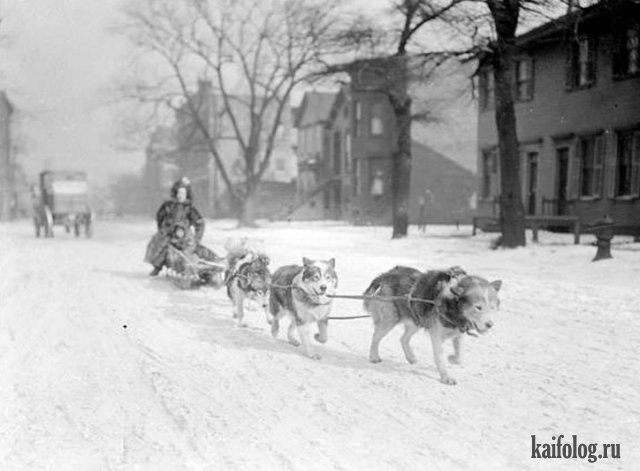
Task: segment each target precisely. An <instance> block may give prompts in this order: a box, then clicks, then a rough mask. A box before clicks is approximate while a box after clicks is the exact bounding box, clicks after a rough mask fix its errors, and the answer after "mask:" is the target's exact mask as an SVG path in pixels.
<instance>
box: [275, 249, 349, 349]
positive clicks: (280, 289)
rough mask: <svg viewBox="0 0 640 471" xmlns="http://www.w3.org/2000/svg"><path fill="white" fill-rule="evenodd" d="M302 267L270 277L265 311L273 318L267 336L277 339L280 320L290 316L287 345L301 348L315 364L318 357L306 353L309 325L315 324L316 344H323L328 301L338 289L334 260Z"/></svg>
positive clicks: (305, 260)
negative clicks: (271, 279) (267, 308)
mask: <svg viewBox="0 0 640 471" xmlns="http://www.w3.org/2000/svg"><path fill="white" fill-rule="evenodd" d="M302 262H303V266H299V265H287V266H284V267H280V268H278V270H276V272H275V273H274V274H273V287H272V289H271V299H270V302H269V310H270V312H271V315H272V316H273V318H272V320H271V335H273V337H274V338H277V337H278V330H279V328H280V319H281V318H282V317H284V316H285V315H287V314H288V315H290V316H291V317H292V318H293V319H292V321H291V324H290V325H289V330H288V331H287V338H288V340H289V343H291V344H292V345H295V346H296V347H297V346H299V345H300V344H302V351H303V353H304V355H305V356H308V357H310V358H313V359H314V360H319V359H320V355H319V354H318V353H312V352H311V350H310V348H309V347H310V345H309V344H310V340H309V334H310V329H311V324H313V323H314V322H315V323H317V324H318V333H317V334H315V335H314V338H315V339H316V341H318V342H320V343H325V342H326V341H327V338H328V337H327V326H328V322H329V319H328V317H329V313H330V312H331V298H330V297H329V296H331V295H333V294H334V293H335V290H336V287H337V285H338V277H337V275H336V271H335V265H336V264H335V259H333V258H332V259H331V260H328V261H319V260H309V259H308V258H303V259H302ZM294 328H297V330H298V337H299V339H300V341H298V340H296V339H295V337H294V335H293V330H294Z"/></svg>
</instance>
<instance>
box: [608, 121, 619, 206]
mask: <svg viewBox="0 0 640 471" xmlns="http://www.w3.org/2000/svg"><path fill="white" fill-rule="evenodd" d="M607 138H608V139H607V140H608V142H607V146H606V153H605V191H606V195H607V197H608V198H615V197H616V173H617V168H616V166H617V164H618V157H617V153H618V151H617V148H618V146H617V135H616V134H615V133H613V132H611V133H607Z"/></svg>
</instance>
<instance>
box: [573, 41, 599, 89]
mask: <svg viewBox="0 0 640 471" xmlns="http://www.w3.org/2000/svg"><path fill="white" fill-rule="evenodd" d="M595 82H596V42H595V38H590V37H587V36H581V37H580V38H578V40H577V41H575V42H572V43H571V46H570V48H569V57H568V64H567V84H566V85H567V87H568V88H584V87H590V86H591V85H593V84H594V83H595Z"/></svg>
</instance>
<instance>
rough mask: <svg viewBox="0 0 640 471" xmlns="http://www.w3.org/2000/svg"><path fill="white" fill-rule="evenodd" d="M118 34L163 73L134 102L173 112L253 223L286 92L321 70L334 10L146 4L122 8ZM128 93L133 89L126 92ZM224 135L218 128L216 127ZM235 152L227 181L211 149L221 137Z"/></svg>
mask: <svg viewBox="0 0 640 471" xmlns="http://www.w3.org/2000/svg"><path fill="white" fill-rule="evenodd" d="M125 18H126V20H125V22H124V24H123V27H122V28H121V29H120V30H121V31H122V32H124V33H125V34H126V35H127V36H128V37H129V38H130V39H131V40H132V41H133V42H134V44H135V45H136V46H138V49H139V50H140V52H141V53H142V54H141V55H140V56H139V58H140V59H141V60H148V58H149V57H150V56H153V57H154V58H155V59H156V62H155V64H157V66H159V67H163V68H162V70H163V71H164V75H162V76H160V77H159V79H158V80H157V81H156V83H155V84H154V86H148V85H143V84H138V87H137V88H134V94H137V95H138V96H139V97H144V99H145V100H149V101H150V102H152V101H153V102H155V103H158V102H162V103H164V104H165V105H168V106H171V107H173V108H175V109H179V110H181V112H182V113H185V114H186V115H187V116H188V119H189V120H190V121H191V122H192V123H193V125H194V127H195V129H196V130H197V133H198V134H199V138H200V141H201V143H202V144H203V145H204V146H205V148H206V150H207V151H208V153H209V154H210V155H211V157H212V158H213V159H214V161H215V165H216V166H217V168H218V170H219V174H220V176H221V178H222V180H223V181H224V183H225V185H226V187H227V189H228V191H229V193H230V195H231V196H232V199H233V201H234V202H235V203H236V207H237V209H238V217H239V221H240V223H241V224H245V225H251V224H253V222H254V203H255V197H256V192H257V189H258V186H259V184H260V181H261V179H262V177H263V175H264V174H265V171H266V170H267V168H268V166H269V163H270V161H271V156H272V154H273V150H274V145H275V143H276V139H277V137H278V130H279V127H280V125H281V123H282V120H283V117H284V113H286V112H287V110H288V103H289V98H290V96H291V93H292V91H293V90H294V89H295V87H296V86H298V85H299V84H300V83H302V82H303V81H305V80H308V79H310V77H311V76H312V73H313V72H315V71H316V70H317V68H318V67H319V65H320V64H321V58H322V56H323V55H324V54H326V53H327V52H330V48H331V47H332V44H333V42H332V40H331V39H332V36H333V33H332V30H333V29H334V28H336V27H337V25H338V24H339V21H338V20H339V16H338V15H337V8H336V3H335V2H333V1H328V2H326V1H324V2H321V1H319V0H300V1H299V0H275V1H269V2H262V1H259V0H223V1H213V0H147V1H145V2H143V3H142V4H136V5H135V6H129V7H128V9H127V10H125ZM198 79H206V80H208V81H210V82H211V83H212V89H211V93H212V94H213V95H214V98H215V101H217V103H219V105H218V109H217V113H218V116H217V118H218V119H222V120H224V125H223V126H220V125H218V126H217V127H215V128H214V127H212V126H211V122H210V121H208V120H209V119H210V118H211V117H212V114H215V112H216V110H212V109H211V106H212V105H211V100H207V99H206V97H203V96H201V95H199V94H194V93H192V92H191V91H190V86H191V85H192V84H193V83H195V82H196V80H198ZM130 90H131V88H130ZM223 128H224V129H223ZM220 132H225V133H227V135H226V136H225V137H227V138H229V137H231V138H233V139H234V140H235V141H236V142H237V145H238V147H239V149H240V154H241V156H242V159H241V162H242V164H241V168H242V174H243V179H242V181H235V180H234V179H233V178H232V176H231V174H230V168H229V167H230V165H232V163H231V162H229V161H228V160H227V159H226V158H225V157H226V156H223V155H221V152H220V150H219V148H218V146H217V139H219V138H220V135H219V133H220Z"/></svg>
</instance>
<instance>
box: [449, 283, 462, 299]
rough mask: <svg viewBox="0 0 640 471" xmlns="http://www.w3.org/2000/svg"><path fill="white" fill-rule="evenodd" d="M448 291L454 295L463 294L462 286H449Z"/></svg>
mask: <svg viewBox="0 0 640 471" xmlns="http://www.w3.org/2000/svg"><path fill="white" fill-rule="evenodd" d="M449 291H451V292H452V293H453V295H454V296H458V297H460V296H462V295H463V294H464V288H463V287H462V286H452V287H451V288H449Z"/></svg>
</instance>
